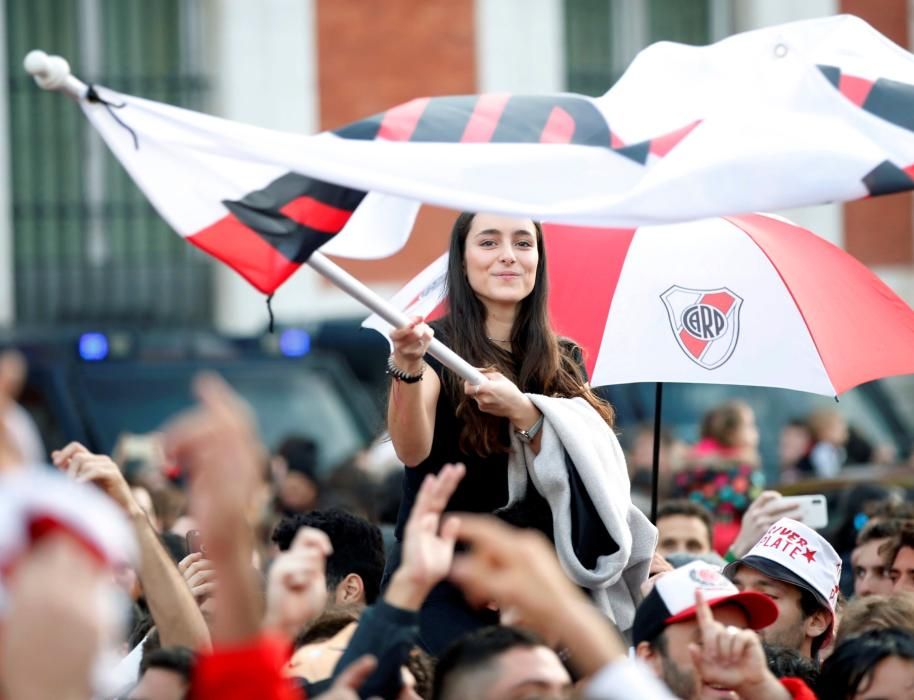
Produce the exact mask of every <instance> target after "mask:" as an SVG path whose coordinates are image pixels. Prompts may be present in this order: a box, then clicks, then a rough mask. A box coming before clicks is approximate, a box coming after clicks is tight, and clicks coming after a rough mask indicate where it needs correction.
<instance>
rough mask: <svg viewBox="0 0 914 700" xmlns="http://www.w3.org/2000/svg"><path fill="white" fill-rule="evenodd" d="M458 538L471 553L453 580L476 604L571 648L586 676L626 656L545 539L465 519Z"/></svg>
mask: <svg viewBox="0 0 914 700" xmlns="http://www.w3.org/2000/svg"><path fill="white" fill-rule="evenodd" d="M458 538H459V540H460V541H461V542H464V543H466V544H467V545H469V548H468V551H467V552H466V553H461V554H459V555H457V557H455V560H454V564H453V566H452V567H451V575H450V578H451V580H452V581H454V583H456V584H457V585H458V586H459V587H460V588H461V589H462V590H463V592H464V595H465V596H466V597H467V599H468V600H469V601H470V602H471V603H475V604H476V605H483V604H485V603H488V602H491V601H494V602H495V603H496V604H497V605H498V607H499V608H500V609H502V610H505V609H510V610H511V611H512V614H514V615H515V616H517V617H518V618H519V619H520V620H522V621H523V624H524V625H525V626H527V627H529V628H530V629H533V630H534V631H536V632H538V633H539V634H540V635H541V636H542V637H543V638H544V639H546V640H549V641H550V642H551V643H555V644H562V645H564V646H566V647H567V648H568V650H569V651H570V653H571V658H572V662H573V664H574V665H575V667H576V668H577V669H578V671H579V672H580V673H581V674H582V675H584V676H587V675H590V674H592V673H594V672H596V671H597V670H598V669H600V668H602V667H603V666H604V665H605V664H607V663H609V662H611V661H613V660H615V659H619V658H622V657H624V655H625V648H624V646H623V645H622V643H621V640H620V639H619V637H618V635H617V634H616V632H615V630H613V629H612V628H611V627H610V625H609V623H608V622H606V621H605V620H602V621H601V614H600V613H599V612H598V611H596V610H595V609H594V607H593V606H592V605H591V603H590V601H589V600H587V598H586V597H585V596H584V594H583V593H582V592H581V591H580V589H578V587H577V586H575V585H574V584H573V583H572V582H571V581H570V580H569V579H568V577H567V576H566V575H565V572H564V571H562V568H561V566H560V564H559V561H558V558H557V557H556V554H555V548H554V547H553V546H552V544H551V543H550V542H549V541H548V540H547V539H546V538H545V537H544V536H543V535H542V534H540V533H539V532H535V531H533V530H520V529H517V528H513V527H511V526H509V525H505V524H504V523H502V522H501V521H499V520H498V519H496V518H494V517H492V516H487V515H470V514H461V516H460V530H459V535H458ZM557 601H561V602H560V603H558V602H557Z"/></svg>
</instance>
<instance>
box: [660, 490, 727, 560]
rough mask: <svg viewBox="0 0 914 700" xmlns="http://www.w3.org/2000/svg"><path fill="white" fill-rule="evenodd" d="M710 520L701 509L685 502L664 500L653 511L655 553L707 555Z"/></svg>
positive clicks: (706, 510)
mask: <svg viewBox="0 0 914 700" xmlns="http://www.w3.org/2000/svg"><path fill="white" fill-rule="evenodd" d="M712 527H713V521H712V518H711V513H710V512H709V511H708V509H707V508H705V507H704V506H702V505H700V504H698V503H695V502H694V501H690V500H688V499H677V500H672V501H667V502H666V503H664V504H663V505H661V506H660V508H659V509H658V510H657V534H658V539H657V553H658V554H660V555H661V556H663V557H666V556H668V555H670V554H674V553H677V552H685V553H687V554H708V553H710V551H711V541H712V534H711V530H712Z"/></svg>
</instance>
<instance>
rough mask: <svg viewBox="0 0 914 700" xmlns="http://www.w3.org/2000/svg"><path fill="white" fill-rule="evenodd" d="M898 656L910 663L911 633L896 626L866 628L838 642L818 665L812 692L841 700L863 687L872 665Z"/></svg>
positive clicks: (913, 646)
mask: <svg viewBox="0 0 914 700" xmlns="http://www.w3.org/2000/svg"><path fill="white" fill-rule="evenodd" d="M890 657H898V658H900V659H903V660H905V661H909V662H914V636H912V635H911V633H910V632H906V631H904V630H900V629H887V630H870V631H868V632H864V633H863V634H861V635H860V636H859V637H851V638H850V639H847V640H845V641H843V642H841V644H839V645H838V646H837V647H836V648H835V650H834V652H832V655H831V656H829V657H828V658H827V659H826V660H825V662H824V663H823V664H822V670H821V672H820V674H819V680H818V681H817V682H816V695H817V696H818V697H820V698H829V700H831V699H832V698H834V700H843V698H852V697H854V696H855V695H856V694H857V693H858V692H860V691H861V690H866V689H867V688H868V687H869V685H870V683H871V682H872V680H871V679H872V676H873V672H874V670H875V668H876V666H877V665H878V664H879V663H880V662H881V661H883V660H884V659H887V658H890Z"/></svg>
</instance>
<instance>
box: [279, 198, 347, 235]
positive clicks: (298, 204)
mask: <svg viewBox="0 0 914 700" xmlns="http://www.w3.org/2000/svg"><path fill="white" fill-rule="evenodd" d="M279 211H280V212H282V213H283V214H285V215H286V216H288V217H289V218H290V219H292V220H293V221H297V222H298V223H300V224H302V225H303V226H307V227H308V228H313V229H314V230H316V231H320V232H321V233H326V234H329V235H333V234H334V233H337V232H338V231H339V230H340V229H342V228H343V226H345V225H346V222H347V221H349V218H350V217H351V216H352V212H351V211H346V210H345V209H337V208H336V207H331V206H330V205H329V204H324V203H323V202H320V201H318V200H316V199H314V198H313V197H298V198H297V199H293V200H292V201H291V202H289V203H288V204H286V205H285V206H284V207H282V208H281V209H280V210H279Z"/></svg>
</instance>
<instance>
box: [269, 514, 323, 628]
mask: <svg viewBox="0 0 914 700" xmlns="http://www.w3.org/2000/svg"><path fill="white" fill-rule="evenodd" d="M332 552H333V547H332V546H331V544H330V538H329V537H327V535H326V533H324V532H322V531H321V530H317V529H315V528H311V527H303V528H301V529H300V530H299V531H298V532H297V533H296V535H295V539H294V540H293V541H292V546H291V547H290V548H289V550H288V551H287V552H283V553H282V554H280V555H279V556H278V557H276V559H275V560H274V561H273V565H272V566H271V567H270V573H269V575H268V579H267V612H266V616H265V618H264V627H268V628H271V629H275V630H277V631H279V632H281V633H283V634H285V635H286V636H287V637H289V638H290V639H291V638H293V637H294V636H295V635H296V634H298V632H299V631H300V630H301V628H302V627H303V626H304V625H306V624H307V623H308V622H310V621H311V620H313V619H314V618H316V617H317V616H318V615H320V614H321V612H322V611H323V610H324V608H325V607H326V605H327V597H328V595H329V594H328V592H327V578H326V561H327V557H328V556H330V554H331V553H332Z"/></svg>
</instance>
